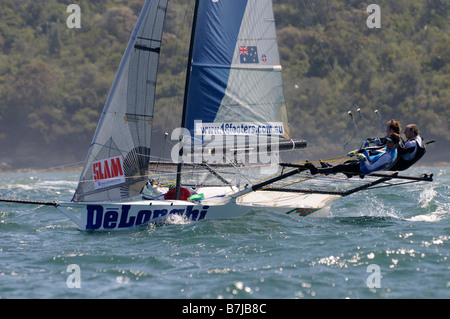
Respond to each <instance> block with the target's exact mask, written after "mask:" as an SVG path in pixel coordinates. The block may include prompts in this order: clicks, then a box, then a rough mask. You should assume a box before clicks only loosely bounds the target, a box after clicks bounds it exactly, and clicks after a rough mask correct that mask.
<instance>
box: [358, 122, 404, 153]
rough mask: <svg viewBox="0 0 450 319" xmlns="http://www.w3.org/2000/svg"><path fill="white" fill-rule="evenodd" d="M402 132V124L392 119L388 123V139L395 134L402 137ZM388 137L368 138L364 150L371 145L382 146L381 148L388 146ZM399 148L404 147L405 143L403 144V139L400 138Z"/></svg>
mask: <svg viewBox="0 0 450 319" xmlns="http://www.w3.org/2000/svg"><path fill="white" fill-rule="evenodd" d="M401 130H402V126H401V124H400V122H399V121H396V120H394V119H392V120H390V121H389V122H387V125H386V137H388V136H390V135H391V134H394V133H396V134H399V135H400V131H401ZM386 137H382V138H379V137H376V138H368V139H367V140H366V142H365V144H364V148H367V147H368V146H369V145H370V144H371V143H373V144H375V145H376V146H380V147H381V146H384V145H386ZM399 147H400V148H403V147H404V142H403V139H401V138H400V142H399Z"/></svg>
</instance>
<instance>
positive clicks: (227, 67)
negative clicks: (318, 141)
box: [185, 0, 289, 137]
mask: <svg viewBox="0 0 450 319" xmlns="http://www.w3.org/2000/svg"><path fill="white" fill-rule="evenodd" d="M193 50H194V51H193V58H192V69H191V77H190V85H189V93H188V104H187V110H186V111H187V112H186V114H187V115H186V122H185V123H186V128H188V129H189V130H190V131H191V133H194V134H199V133H198V132H209V131H211V130H212V131H215V132H217V130H216V129H215V128H217V127H230V126H231V127H255V128H257V129H256V130H253V129H252V130H244V131H246V132H249V131H252V132H254V131H256V132H266V133H256V134H271V133H267V132H268V131H267V130H266V129H265V128H270V129H269V131H270V132H273V131H274V128H276V129H275V130H276V131H277V132H279V133H276V134H279V135H282V136H284V137H288V136H289V133H288V127H287V114H286V104H285V98H284V89H283V83H282V78H281V66H280V60H279V54H278V45H277V42H276V30H275V19H274V15H273V6H272V0H227V1H223V0H217V1H211V0H204V1H200V5H199V11H198V16H197V25H196V32H195V39H194V47H193ZM196 121H197V123H196ZM198 122H201V125H202V128H201V129H199V128H198ZM222 124H223V125H222ZM203 125H205V126H203ZM205 127H206V128H207V129H206V130H205V129H203V128H205ZM263 128H264V129H263ZM219 131H220V130H219ZM230 132H231V131H227V132H225V131H224V130H222V133H216V134H232V133H230ZM201 134H202V135H204V134H203V133H201ZM244 134H245V133H244Z"/></svg>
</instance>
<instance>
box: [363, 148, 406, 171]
mask: <svg viewBox="0 0 450 319" xmlns="http://www.w3.org/2000/svg"><path fill="white" fill-rule="evenodd" d="M364 155H366V158H367V159H368V162H369V164H368V163H367V162H366V161H361V163H360V171H361V173H362V174H364V175H367V174H370V173H373V172H375V171H384V170H387V169H389V168H390V167H392V165H393V164H394V163H395V161H396V159H397V158H398V151H397V149H394V150H388V149H386V148H384V149H380V150H379V151H378V152H377V153H376V154H374V153H373V151H372V152H370V151H367V150H366V151H365V152H364ZM386 157H387V158H388V159H386ZM381 158H383V160H381Z"/></svg>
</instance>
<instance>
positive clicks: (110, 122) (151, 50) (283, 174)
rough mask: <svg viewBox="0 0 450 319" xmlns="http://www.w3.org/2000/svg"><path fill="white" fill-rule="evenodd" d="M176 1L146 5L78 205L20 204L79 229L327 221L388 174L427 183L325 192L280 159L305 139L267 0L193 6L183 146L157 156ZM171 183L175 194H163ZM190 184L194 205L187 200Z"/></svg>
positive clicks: (319, 182) (220, 0)
mask: <svg viewBox="0 0 450 319" xmlns="http://www.w3.org/2000/svg"><path fill="white" fill-rule="evenodd" d="M169 5H170V3H169V1H168V0H147V1H146V2H145V4H144V6H143V8H142V11H141V13H140V15H139V18H138V20H137V22H136V26H135V28H134V31H133V32H132V35H131V37H130V40H129V42H128V45H127V47H126V50H125V52H124V55H123V58H122V61H121V63H120V66H119V69H118V71H117V74H116V77H115V80H114V82H113V84H112V87H111V90H110V92H109V95H108V98H107V100H106V103H105V107H104V109H103V112H102V114H101V118H100V120H99V123H98V126H97V129H96V132H95V135H94V137H93V140H92V143H91V145H90V147H89V150H88V154H87V158H86V161H85V164H84V168H83V170H82V173H81V176H80V180H79V183H78V186H77V188H76V191H75V194H74V196H73V199H72V200H71V201H68V202H38V201H33V202H32V201H21V200H16V201H18V202H28V203H35V204H44V205H53V206H55V207H57V209H58V210H60V211H61V212H62V213H63V214H65V215H66V216H67V217H68V218H70V220H72V221H73V222H74V223H75V224H76V225H77V227H78V228H79V229H80V230H106V231H111V230H124V229H131V228H135V227H142V226H145V225H148V224H149V223H159V222H161V221H162V220H164V219H167V218H168V217H170V216H182V217H183V218H186V219H187V220H191V221H199V220H202V219H207V218H208V219H209V218H231V217H240V216H244V215H245V214H248V213H249V212H251V211H255V210H269V211H271V212H274V213H283V214H295V215H299V216H310V217H326V216H328V211H329V209H330V207H331V205H332V203H333V202H334V201H336V200H337V199H339V198H342V197H343V196H348V195H350V194H352V193H354V192H357V191H360V190H364V189H370V188H372V187H374V186H376V185H379V184H382V183H385V182H387V181H390V180H392V179H401V178H406V179H409V180H410V181H412V182H416V181H430V180H432V176H429V175H427V176H422V177H408V176H404V177H402V176H399V175H398V174H397V173H392V174H387V175H383V174H378V175H374V176H373V177H368V178H367V179H366V180H365V181H364V183H363V182H362V181H359V184H358V185H356V186H355V185H354V184H352V185H350V187H347V189H345V190H343V189H338V188H337V187H335V186H333V187H330V180H329V177H327V176H323V177H320V176H311V175H310V174H309V173H308V166H307V165H304V164H297V165H287V164H284V165H283V163H280V162H279V156H278V155H279V151H280V150H283V149H298V148H304V147H306V141H304V140H292V139H291V136H290V133H289V126H288V117H287V111H286V102H285V97H284V89H283V82H282V76H281V71H282V67H281V65H280V58H279V53H278V45H277V40H276V28H275V19H274V14H273V6H272V1H271V0H226V1H225V0H196V1H195V8H194V14H193V22H192V34H191V37H190V49H189V57H188V63H187V72H186V84H185V94H184V103H183V110H182V114H180V115H181V123H180V129H179V132H178V133H175V135H176V134H179V143H177V144H176V147H175V148H174V149H173V152H172V154H174V155H173V156H172V161H171V162H166V163H160V162H152V161H150V154H151V150H152V132H153V126H154V120H156V119H155V118H154V115H155V112H154V111H155V109H156V108H157V107H158V101H157V99H156V85H157V75H158V64H159V58H160V54H161V51H162V47H163V46H162V39H163V29H164V25H165V24H166V23H169V22H170V21H165V20H166V14H167V8H168V6H169ZM211 136H215V138H211ZM219 137H220V138H219ZM229 141H233V143H231V144H227V143H228V142H229ZM224 142H227V143H224ZM229 145H231V147H228V146H229ZM252 154H253V155H252ZM262 154H263V155H266V157H265V160H261V158H263V156H261V155H262ZM252 156H253V157H252ZM237 158H238V159H237ZM250 158H252V159H255V158H256V159H257V160H255V161H254V162H252V163H249V162H250V161H249V159H250ZM208 159H212V160H211V161H208ZM218 159H221V160H222V161H219V160H218ZM250 164H251V165H250ZM169 175H170V176H169ZM149 176H158V177H159V178H160V177H163V178H164V180H165V181H170V182H166V183H165V184H163V183H161V182H160V181H156V182H155V181H154V180H151V181H150V179H151V178H150V177H149ZM370 178H372V180H370ZM341 180H342V181H343V183H342V184H343V185H344V186H348V185H346V184H348V180H347V179H344V178H342V179H341ZM306 182H307V183H309V184H305V183H306ZM333 182H336V179H334V180H333ZM169 184H173V187H174V189H175V195H174V196H175V197H174V198H173V199H168V198H164V194H166V193H167V192H168V191H170V188H171V187H169V186H170V185H169ZM305 185H306V186H305ZM186 188H189V194H190V195H191V196H189V200H187V199H186V198H182V197H181V193H182V191H183V189H186ZM145 191H147V194H146V193H145ZM149 192H150V193H149Z"/></svg>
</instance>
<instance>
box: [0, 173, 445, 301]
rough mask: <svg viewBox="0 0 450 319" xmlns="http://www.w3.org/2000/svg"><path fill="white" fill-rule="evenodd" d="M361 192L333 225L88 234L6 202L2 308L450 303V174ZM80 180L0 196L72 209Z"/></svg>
mask: <svg viewBox="0 0 450 319" xmlns="http://www.w3.org/2000/svg"><path fill="white" fill-rule="evenodd" d="M425 172H426V173H434V182H432V183H418V184H417V183H416V184H406V185H401V186H396V187H387V188H379V189H376V190H370V191H363V192H360V193H356V194H353V195H351V196H349V197H346V198H343V199H340V200H338V201H337V202H335V203H334V205H333V207H332V209H331V211H330V216H329V217H328V218H304V217H303V218H301V217H298V216H292V215H284V214H280V213H274V212H271V211H264V212H253V213H250V214H248V215H246V216H245V217H242V218H237V219H233V218H230V219H220V220H202V221H199V222H187V221H186V220H183V219H181V218H180V219H174V220H171V221H170V222H169V223H167V224H166V225H164V226H148V227H146V228H140V229H136V230H132V231H125V232H123V231H121V232H111V233H109V232H99V233H95V232H81V231H79V230H77V228H76V226H75V224H73V223H72V222H71V221H70V220H68V219H67V217H65V216H64V215H63V214H61V213H60V212H59V211H58V210H56V209H55V208H53V207H49V206H33V205H25V204H13V203H0V298H4V299H13V298H19V299H21V298H26V299H30V298H31V299H56V298H58V299H59V298H63V299H72V298H81V299H91V298H108V299H110V298H113V299H115V298H126V299H128V298H137V299H141V298H164V299H172V298H176V299H187V298H189V299H191V298H192V299H221V298H223V299H247V298H248V299H268V298H270V299H279V298H287V299H291V298H294V299H295V298H299V299H303V298H305V299H306V298H308V299H331V298H332V299H345V298H350V299H367V298H370V299H372V298H373V299H400V298H401V299H404V298H414V299H423V298H430V299H431V298H432V299H435V298H439V299H440V298H445V299H448V298H449V297H450V271H449V265H450V263H449V254H450V249H449V239H450V198H449V197H450V190H449V186H450V168H449V167H418V168H414V169H411V170H409V171H407V172H406V173H408V174H412V175H419V174H421V173H425ZM78 177H79V172H21V173H1V174H0V194H1V196H2V197H16V198H28V199H36V200H37V199H39V200H55V199H60V200H70V199H71V197H72V194H73V192H74V190H75V187H76V184H77V179H78Z"/></svg>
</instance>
